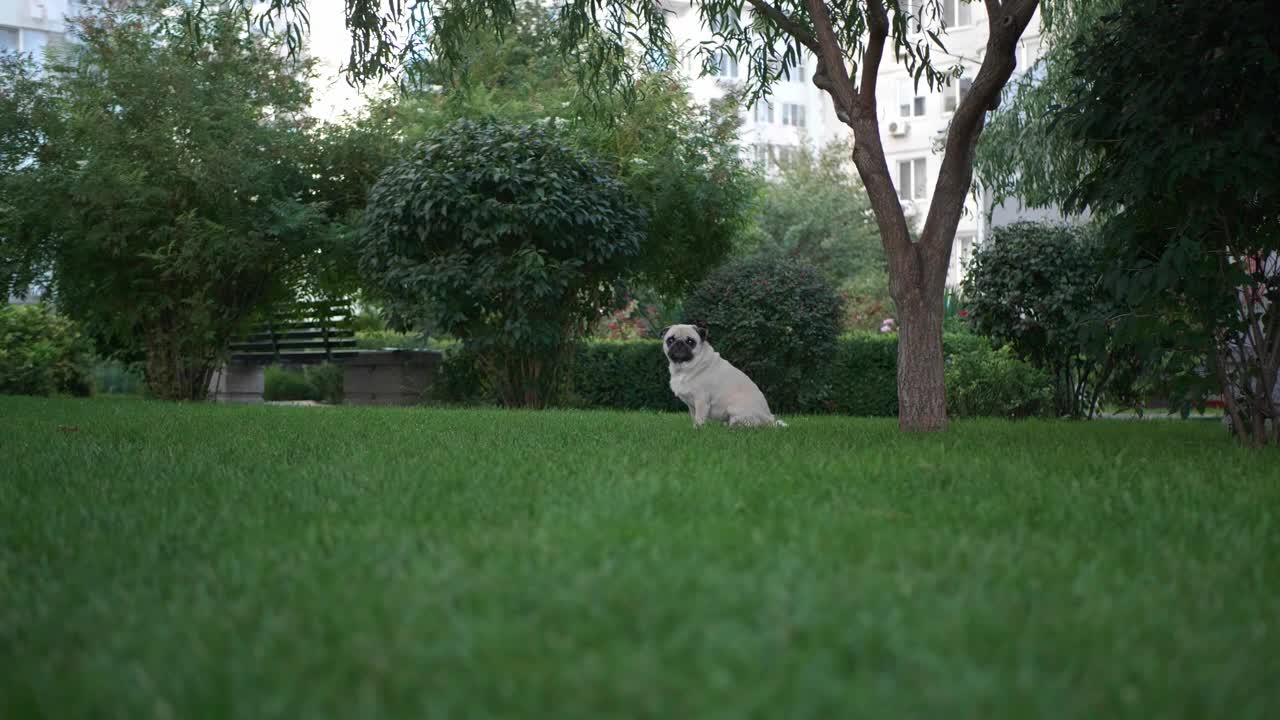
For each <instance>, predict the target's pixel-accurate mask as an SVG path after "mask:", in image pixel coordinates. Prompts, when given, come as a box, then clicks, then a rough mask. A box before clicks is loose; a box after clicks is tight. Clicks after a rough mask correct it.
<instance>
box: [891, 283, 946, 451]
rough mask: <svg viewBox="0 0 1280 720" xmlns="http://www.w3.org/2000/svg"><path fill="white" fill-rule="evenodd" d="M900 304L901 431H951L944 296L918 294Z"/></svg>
mask: <svg viewBox="0 0 1280 720" xmlns="http://www.w3.org/2000/svg"><path fill="white" fill-rule="evenodd" d="M913 295H914V297H909V298H904V299H903V300H895V302H896V303H897V305H898V317H899V328H898V428H899V429H900V430H902V431H903V432H936V431H940V430H946V429H947V395H946V392H947V391H946V384H945V382H944V377H945V373H944V367H945V365H944V359H943V355H942V296H941V295H940V294H938V293H930V294H927V295H923V294H914V293H913Z"/></svg>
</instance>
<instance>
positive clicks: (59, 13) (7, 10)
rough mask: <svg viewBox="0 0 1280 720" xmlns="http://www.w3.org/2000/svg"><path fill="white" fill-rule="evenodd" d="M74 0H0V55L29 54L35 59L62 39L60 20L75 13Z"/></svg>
mask: <svg viewBox="0 0 1280 720" xmlns="http://www.w3.org/2000/svg"><path fill="white" fill-rule="evenodd" d="M79 9H80V3H79V2H78V0H0V52H5V51H10V52H21V53H31V54H32V55H33V56H34V57H35V58H36V60H40V59H41V58H42V57H43V55H44V49H45V48H46V47H47V46H49V45H50V44H56V43H58V42H60V41H61V40H62V36H63V33H65V32H66V25H65V23H64V22H63V19H64V18H66V17H67V16H68V15H71V14H74V13H76V12H78V11H79Z"/></svg>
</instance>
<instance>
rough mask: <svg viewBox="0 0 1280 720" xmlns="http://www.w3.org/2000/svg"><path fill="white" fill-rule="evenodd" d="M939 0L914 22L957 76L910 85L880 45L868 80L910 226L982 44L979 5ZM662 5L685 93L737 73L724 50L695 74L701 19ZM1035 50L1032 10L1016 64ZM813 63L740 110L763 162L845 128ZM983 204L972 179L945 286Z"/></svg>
mask: <svg viewBox="0 0 1280 720" xmlns="http://www.w3.org/2000/svg"><path fill="white" fill-rule="evenodd" d="M911 5H918V0H907V6H908V7H910V6H911ZM942 5H943V7H942V9H943V12H942V15H943V17H941V18H938V19H936V20H933V19H929V20H926V21H925V22H924V23H923V29H930V30H933V31H934V32H937V33H938V34H939V36H940V37H942V39H943V42H944V43H945V45H946V52H945V53H943V52H942V51H941V49H940V48H937V47H935V48H934V56H935V62H936V63H937V64H938V65H939V66H941V67H946V66H949V65H958V66H960V67H961V76H960V78H959V79H958V80H956V81H954V82H952V83H950V84H949V85H948V86H947V87H946V88H945V89H944V90H942V91H937V92H935V91H932V90H930V89H929V87H928V86H927V85H925V84H921V85H920V86H919V87H916V85H915V83H914V82H913V81H912V79H911V77H910V76H909V75H908V74H907V70H906V66H905V65H903V64H901V63H898V62H896V59H895V58H894V57H893V56H892V52H891V50H890V51H889V52H888V53H887V54H886V56H885V58H884V61H883V62H882V64H881V67H880V73H879V80H878V81H877V84H876V105H877V107H878V109H879V113H878V114H879V121H880V133H881V142H882V143H883V145H884V149H885V156H886V160H887V161H888V164H889V173H890V175H891V176H892V177H893V181H894V184H895V185H896V186H897V188H898V196H899V198H900V199H901V200H902V205H903V208H904V209H905V210H906V211H907V213H908V216H909V217H910V218H912V219H913V220H914V222H915V224H916V228H915V229H916V230H917V231H919V230H920V229H921V227H922V226H923V224H924V219H925V217H926V216H927V215H928V212H929V200H930V198H931V197H932V195H933V187H934V184H935V183H936V182H937V180H938V170H939V169H940V168H941V165H942V152H941V150H942V148H941V140H942V139H943V138H944V136H945V133H946V130H947V125H948V123H949V122H950V120H951V115H952V114H953V113H954V112H955V109H956V106H957V105H958V104H959V102H960V98H962V97H963V96H964V93H965V92H966V91H967V89H968V87H969V84H970V83H971V82H972V77H973V76H974V75H975V74H976V73H977V71H978V68H979V67H980V66H981V64H982V57H983V54H984V50H985V48H986V43H987V17H986V8H985V6H984V5H983V4H982V3H978V2H961V1H960V0H944V2H943V3H942ZM664 6H665V7H668V8H669V9H670V11H671V12H672V13H673V14H672V15H671V16H669V20H668V21H669V23H670V27H671V31H672V35H673V37H674V38H675V40H676V44H677V47H679V48H680V49H681V50H682V52H683V55H682V58H681V61H682V67H683V68H684V70H685V72H686V73H687V75H688V76H689V81H690V82H689V90H690V93H691V94H692V95H693V96H694V98H696V99H697V100H699V101H702V102H707V101H709V100H711V99H713V98H717V97H720V96H722V95H723V94H724V92H725V87H726V84H727V83H733V82H735V81H736V80H740V79H742V78H744V77H745V74H746V69H745V68H739V67H738V66H737V63H736V62H735V61H734V60H733V58H730V57H724V58H722V59H721V62H720V65H719V72H718V73H717V74H716V75H715V76H701V72H702V55H701V54H700V53H698V52H697V48H698V44H699V43H700V42H702V41H706V40H710V39H711V37H712V33H711V29H710V28H706V27H704V26H703V24H702V21H701V19H700V17H699V16H698V10H697V8H696V7H694V6H692V4H691V3H690V2H688V1H687V0H667V2H666V3H664ZM1039 54H1040V14H1039V12H1038V11H1037V13H1036V15H1035V16H1034V17H1033V18H1032V19H1031V23H1030V24H1029V25H1028V26H1027V29H1026V31H1025V32H1024V33H1023V35H1022V39H1021V41H1020V42H1019V45H1018V56H1017V62H1018V69H1017V71H1016V72H1023V71H1025V70H1026V69H1027V68H1029V67H1031V65H1032V64H1033V63H1034V62H1035V61H1036V59H1038V57H1039ZM947 60H951V61H952V62H951V63H948V62H947ZM815 64H816V61H815V59H814V58H813V57H812V56H808V57H807V60H806V63H805V67H804V69H803V72H797V73H793V74H791V76H790V78H788V79H784V81H783V82H779V83H777V84H776V85H774V86H773V89H772V95H771V97H770V98H769V99H768V100H767V101H763V102H760V103H758V104H757V105H756V106H755V107H753V108H749V109H747V111H746V116H745V117H744V123H743V128H742V133H741V142H742V144H743V151H744V152H745V153H747V154H748V156H749V157H752V158H754V159H755V160H756V161H757V162H759V163H761V164H762V165H763V166H764V167H766V169H768V168H769V167H770V166H772V165H776V164H777V163H778V162H786V160H787V158H788V156H789V154H790V153H792V152H794V151H795V149H796V148H798V147H799V146H800V145H801V144H802V143H805V142H808V143H811V144H814V145H822V144H826V143H828V142H830V141H832V140H837V139H841V138H850V137H851V135H850V131H849V129H848V127H847V126H846V125H844V123H841V122H840V121H839V120H838V119H836V116H835V108H834V106H833V105H832V103H831V99H830V97H828V96H827V94H826V93H825V92H823V91H821V90H819V89H818V88H816V87H814V85H813V82H812V77H813V73H814V70H815ZM992 210H993V208H992V205H991V202H990V200H989V198H988V197H987V196H986V194H985V193H983V192H982V190H981V188H978V187H975V191H974V194H973V196H971V197H970V198H969V200H968V201H967V202H966V203H965V212H964V215H963V216H962V217H961V219H960V224H959V226H958V227H957V228H956V238H955V245H954V246H953V248H952V252H951V267H950V268H949V269H948V273H947V284H948V285H952V286H954V285H956V284H958V283H959V282H960V279H961V277H962V275H963V267H964V264H965V263H966V262H967V261H968V260H969V258H970V256H971V255H972V253H973V248H974V247H975V245H977V244H980V243H981V242H982V241H983V240H984V239H985V238H986V236H987V234H988V233H989V230H990V227H989V226H990V223H991V217H992ZM996 211H997V212H996V213H995V216H996V218H997V220H996V221H997V222H999V223H1000V224H1004V223H1007V222H1012V221H1013V220H1015V219H1018V218H1019V217H1020V216H1021V211H1020V209H1019V208H1017V207H1016V203H1013V204H1009V203H1006V204H1005V205H1003V206H1001V207H999V208H996Z"/></svg>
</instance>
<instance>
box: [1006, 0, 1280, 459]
mask: <svg viewBox="0 0 1280 720" xmlns="http://www.w3.org/2000/svg"><path fill="white" fill-rule="evenodd" d="M1106 10H1107V12H1106V14H1105V15H1104V16H1103V17H1101V18H1100V19H1099V20H1097V21H1096V22H1094V21H1092V20H1091V19H1090V18H1091V16H1088V15H1084V14H1081V15H1079V16H1077V18H1076V20H1077V22H1076V23H1075V24H1073V25H1070V26H1064V28H1063V30H1064V34H1063V35H1061V36H1060V37H1059V39H1058V41H1057V44H1058V47H1059V48H1061V49H1060V51H1059V59H1060V61H1061V63H1062V65H1061V67H1060V68H1059V69H1058V70H1057V71H1056V74H1054V75H1051V76H1048V77H1047V78H1046V80H1045V82H1044V83H1043V84H1042V85H1041V86H1040V88H1039V89H1038V90H1037V91H1036V92H1035V93H1034V95H1035V97H1036V98H1037V99H1038V100H1037V101H1042V100H1043V99H1044V98H1050V99H1052V108H1051V112H1049V113H1048V116H1047V119H1046V121H1045V122H1043V123H1036V122H1035V121H1034V118H1031V117H1029V115H1027V114H1026V113H1025V112H1024V109H1019V108H1017V107H1015V109H1014V111H1016V112H1019V113H1020V116H1019V117H1020V119H1019V120H1018V122H1020V123H1030V124H1032V125H1034V127H1035V132H1037V133H1039V134H1040V136H1041V137H1043V138H1045V139H1046V140H1048V141H1050V142H1051V143H1054V144H1069V145H1072V146H1074V147H1076V148H1078V149H1079V150H1078V152H1076V153H1075V154H1074V155H1073V156H1072V158H1073V159H1072V161H1071V162H1065V163H1056V164H1055V163H1048V164H1041V165H1036V164H1034V163H1028V162H1026V161H1025V157H1024V155H1023V154H1022V153H1018V152H1015V151H1010V150H1008V149H1007V148H1006V149H1003V150H1002V151H1001V153H999V154H997V155H996V156H995V157H994V158H993V159H992V160H991V163H992V166H993V167H995V168H997V169H998V170H1000V171H1001V172H998V173H996V176H997V177H1004V178H1011V180H1010V187H1012V188H1013V189H1015V190H1016V189H1017V187H1018V185H1017V183H1018V181H1019V178H1029V180H1028V183H1029V184H1030V186H1031V187H1032V188H1033V189H1036V190H1037V191H1038V192H1040V193H1041V196H1042V197H1043V198H1045V199H1048V200H1052V201H1056V202H1060V203H1062V204H1063V205H1064V206H1065V207H1066V208H1067V209H1068V210H1069V211H1074V212H1082V211H1084V210H1086V209H1087V210H1089V211H1091V212H1093V213H1095V214H1097V215H1098V216H1100V218H1101V222H1102V225H1101V232H1102V237H1103V240H1104V242H1105V244H1106V247H1107V250H1108V252H1109V255H1110V258H1111V261H1110V270H1109V272H1108V273H1107V277H1106V281H1107V283H1108V284H1109V286H1110V287H1111V288H1112V289H1113V290H1114V291H1115V292H1116V293H1118V294H1119V296H1120V297H1121V298H1122V299H1123V301H1124V303H1125V304H1126V305H1129V306H1131V307H1132V308H1133V312H1132V313H1131V314H1126V315H1122V316H1120V317H1117V318H1114V320H1115V324H1116V327H1117V331H1118V332H1119V333H1120V335H1121V336H1122V337H1124V338H1126V339H1128V340H1129V341H1130V342H1131V343H1132V344H1133V345H1135V346H1136V347H1137V348H1138V349H1139V350H1141V351H1144V352H1147V353H1151V354H1155V353H1160V352H1163V351H1165V350H1167V349H1170V348H1175V349H1177V350H1180V351H1181V353H1182V355H1183V357H1184V358H1204V360H1205V366H1204V367H1203V368H1202V373H1203V377H1204V378H1205V380H1207V381H1208V383H1206V384H1205V385H1206V386H1207V385H1208V384H1209V383H1212V384H1213V385H1216V387H1217V389H1218V390H1219V392H1221V394H1222V396H1223V399H1224V401H1225V403H1226V406H1227V413H1228V416H1229V418H1230V420H1231V424H1232V428H1233V430H1235V431H1236V432H1237V433H1238V435H1239V436H1240V437H1241V438H1243V439H1244V440H1245V441H1247V442H1249V443H1252V444H1265V443H1268V442H1270V443H1280V422H1278V421H1277V418H1280V389H1278V388H1277V382H1278V380H1277V376H1278V373H1280V305H1278V304H1277V301H1280V257H1278V253H1280V176H1277V174H1276V173H1275V168H1276V167H1280V119H1277V117H1276V115H1275V113H1274V112H1272V110H1271V109H1270V108H1269V107H1268V106H1266V105H1265V104H1260V103H1258V102H1257V101H1256V99H1257V98H1261V97H1272V96H1275V95H1276V94H1277V93H1280V44H1278V43H1277V40H1276V38H1277V37H1280V16H1277V15H1276V14H1275V13H1274V11H1273V8H1270V7H1269V3H1266V2H1261V1H1256V2H1248V1H1246V2H1236V3H1229V4H1225V5H1205V4H1203V3H1194V2H1184V1H1179V2H1171V3H1157V2H1154V0H1139V1H1137V2H1127V3H1115V4H1114V5H1109V6H1108V7H1107V8H1106ZM1068 27H1069V29H1070V31H1071V32H1069V33H1067V32H1065V31H1066V29H1067V28H1068ZM1175 37H1176V38H1178V42H1176V43H1171V42H1170V41H1169V38H1175ZM1021 97H1022V93H1019V95H1018V98H1021ZM1011 112H1013V111H1011ZM1193 389H1194V388H1193ZM1204 389H1205V386H1202V387H1201V391H1202V392H1203V390H1204Z"/></svg>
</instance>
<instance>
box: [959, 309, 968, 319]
mask: <svg viewBox="0 0 1280 720" xmlns="http://www.w3.org/2000/svg"><path fill="white" fill-rule="evenodd" d="M960 317H969V311H968V310H961V311H960Z"/></svg>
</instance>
